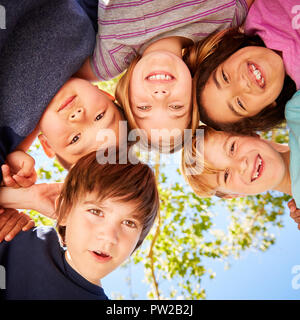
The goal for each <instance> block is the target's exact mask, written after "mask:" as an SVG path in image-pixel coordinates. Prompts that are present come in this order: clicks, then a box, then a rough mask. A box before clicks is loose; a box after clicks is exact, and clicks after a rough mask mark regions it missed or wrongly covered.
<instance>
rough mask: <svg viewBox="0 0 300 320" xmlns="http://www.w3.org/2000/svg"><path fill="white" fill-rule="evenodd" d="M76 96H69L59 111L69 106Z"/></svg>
mask: <svg viewBox="0 0 300 320" xmlns="http://www.w3.org/2000/svg"><path fill="white" fill-rule="evenodd" d="M75 98H76V96H72V97H70V98H68V99H67V100H66V101H65V102H64V103H63V104H62V105H61V106H60V107H59V109H58V111H61V110H63V109H65V108H66V107H68V106H69V105H70V104H71V103H72V102H73V101H74V99H75Z"/></svg>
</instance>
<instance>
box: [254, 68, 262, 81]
mask: <svg viewBox="0 0 300 320" xmlns="http://www.w3.org/2000/svg"><path fill="white" fill-rule="evenodd" d="M253 74H254V75H255V77H256V79H257V80H260V78H261V73H260V72H259V70H255V71H253Z"/></svg>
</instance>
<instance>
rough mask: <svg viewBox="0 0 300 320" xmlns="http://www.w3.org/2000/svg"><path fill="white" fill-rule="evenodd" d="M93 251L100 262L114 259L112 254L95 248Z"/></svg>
mask: <svg viewBox="0 0 300 320" xmlns="http://www.w3.org/2000/svg"><path fill="white" fill-rule="evenodd" d="M91 253H92V255H93V256H94V257H95V258H96V259H97V260H98V261H99V262H107V261H109V260H111V259H112V256H111V255H109V254H108V253H107V252H104V251H100V250H95V251H91Z"/></svg>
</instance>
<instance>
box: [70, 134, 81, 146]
mask: <svg viewBox="0 0 300 320" xmlns="http://www.w3.org/2000/svg"><path fill="white" fill-rule="evenodd" d="M79 139H80V133H79V134H77V135H76V136H74V137H73V139H72V140H71V142H70V144H73V143H75V142H77V141H78V140H79Z"/></svg>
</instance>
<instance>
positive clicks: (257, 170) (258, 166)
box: [251, 154, 264, 182]
mask: <svg viewBox="0 0 300 320" xmlns="http://www.w3.org/2000/svg"><path fill="white" fill-rule="evenodd" d="M263 169H264V162H263V159H262V157H261V156H260V155H259V154H258V155H257V157H256V160H255V162H254V168H253V171H252V175H251V182H253V181H255V180H257V179H258V178H259V177H260V176H261V174H262V172H263Z"/></svg>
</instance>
